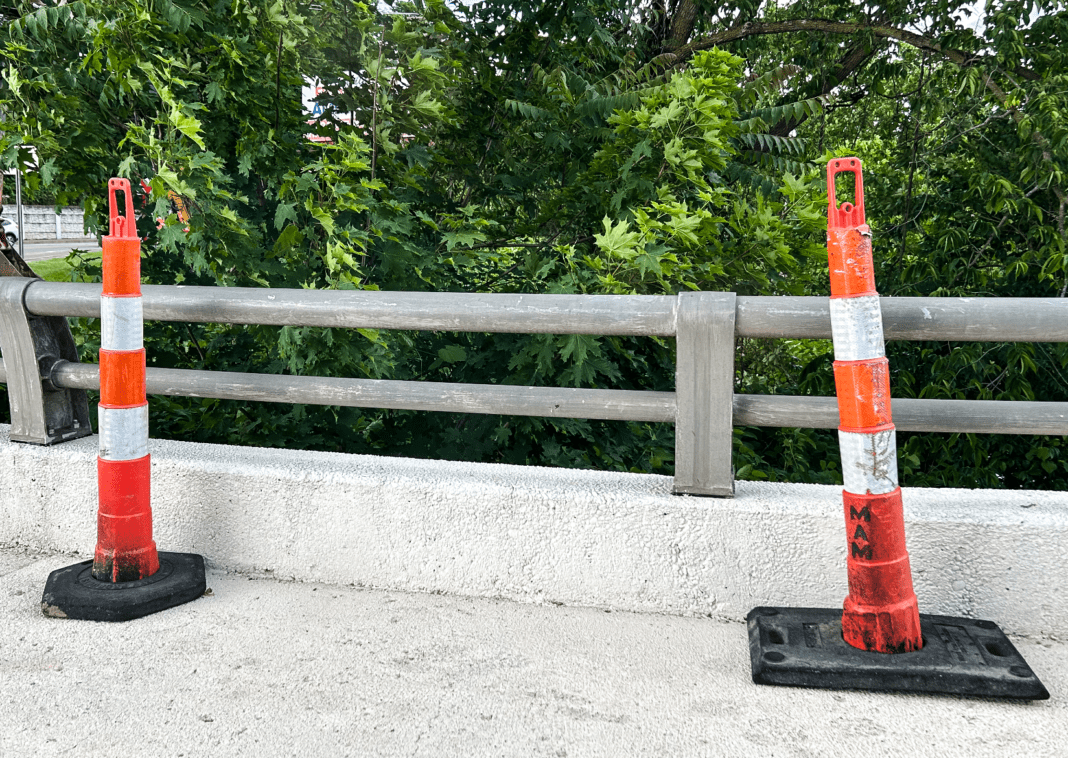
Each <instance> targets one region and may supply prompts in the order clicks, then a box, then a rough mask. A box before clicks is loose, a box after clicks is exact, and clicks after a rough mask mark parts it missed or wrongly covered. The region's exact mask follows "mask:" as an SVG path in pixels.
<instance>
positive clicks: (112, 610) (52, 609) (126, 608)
mask: <svg viewBox="0 0 1068 758" xmlns="http://www.w3.org/2000/svg"><path fill="white" fill-rule="evenodd" d="M206 587H207V582H206V580H205V577H204V559H203V558H202V557H201V556H199V555H193V554H192V553H160V554H159V571H157V572H156V573H155V574H153V575H152V576H150V577H147V578H145V579H138V580H136V581H133V582H115V583H112V582H102V581H100V580H99V579H94V578H93V562H92V561H82V562H81V563H75V564H74V565H73V566H66V567H65V568H61V569H56V570H55V571H53V572H52V573H51V574H49V575H48V581H47V582H45V590H44V597H42V598H41V611H42V612H43V613H44V615H46V616H53V617H55V618H68V619H84V620H86V621H129V620H130V619H137V618H141V617H142V616H148V615H149V614H151V613H156V612H158V611H162V610H165V609H167V608H173V607H174V606H176V605H181V604H182V603H188V602H189V601H190V600H196V599H197V598H198V597H200V596H201V595H203V594H204V590H205V588H206Z"/></svg>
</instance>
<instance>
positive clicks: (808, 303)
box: [0, 277, 1068, 496]
mask: <svg viewBox="0 0 1068 758" xmlns="http://www.w3.org/2000/svg"><path fill="white" fill-rule="evenodd" d="M100 291H101V288H100V285H98V284H97V285H94V284H60V283H53V282H43V281H40V280H29V279H21V278H14V277H7V278H3V279H0V350H2V351H3V352H4V355H5V357H7V355H8V354H10V355H14V356H16V360H15V363H17V364H18V365H20V366H23V365H31V364H30V362H29V358H30V356H33V355H35V353H34V350H36V358H37V360H36V362H35V363H34V364H32V365H37V366H38V369H39V370H38V371H31V372H25V371H19V372H17V373H18V374H19V376H20V377H22V376H23V374H27V373H28V375H29V378H24V379H20V380H19V381H20V383H21V384H23V385H27V386H26V387H23V388H22V389H21V390H20V391H19V392H14V393H12V394H11V396H12V401H13V408H12V421H13V434H12V436H13V438H15V436H16V434H15V431H14V429H15V428H16V427H17V428H18V429H19V430H20V432H19V433H20V434H21V435H22V438H23V439H24V441H36V442H38V443H45V444H47V443H49V442H56V441H61V440H62V439H67V438H70V437H71V436H81V434H83V433H87V432H86V430H85V429H83V428H81V427H80V425H78V426H77V427H76V428H77V431H78V433H77V434H66V435H65V433H64V430H63V429H56V428H55V427H56V423H52V427H53V428H52V430H51V433H50V432H49V430H48V429H47V427H48V426H49V422H47V421H46V420H43V417H42V419H39V420H38V422H36V424H29V423H28V422H23V423H22V424H21V426H20V424H19V423H15V422H16V418H15V416H16V415H17V414H18V415H20V416H27V415H33V414H34V413H36V415H37V416H41V415H42V414H41V413H40V412H39V411H35V410H34V407H35V403H40V405H41V406H46V405H47V404H48V402H47V397H46V396H47V395H49V394H50V393H51V394H52V395H53V405H55V401H56V398H55V396H54V395H55V393H57V392H58V393H62V392H67V393H71V392H82V393H84V391H85V390H95V389H97V388H98V387H99V383H100V379H99V371H98V368H97V366H96V365H93V364H81V363H77V362H76V360H71V358H70V355H69V350H68V351H67V353H66V355H59V354H58V353H57V351H56V350H52V354H47V353H48V350H47V349H46V350H45V351H44V352H45V353H46V354H44V355H42V348H41V347H40V346H36V347H33V346H32V345H31V346H28V345H27V341H28V340H30V341H33V335H34V334H35V333H36V331H40V324H41V323H43V322H45V321H48V320H49V319H58V318H59V317H63V316H82V317H90V318H94V317H99V315H100ZM143 293H144V316H145V318H146V319H148V320H160V321H179V322H208V323H231V324H261V325H290V326H318V327H324V326H326V327H341V328H368V329H405V330H433V331H465V332H513V333H552V334H599V335H627V336H663V337H675V338H676V340H677V343H678V351H677V355H678V358H677V367H676V391H675V392H642V391H627V390H603V389H573V388H556V387H517V386H508V385H476V384H452V383H440V382H405V381H387V380H371V379H340V378H326V377H310V376H288V375H267V374H243V373H225V372H209V371H186V370H177V369H154V368H149V369H148V375H147V390H148V393H149V394H160V395H180V396H189V397H205V398H224V399H235V400H250V401H266V402H282V403H307V404H317V405H342V406H354V407H364V408H394V409H408V410H432V411H449V412H459V413H491V414H504V415H529V416H550V417H552V416H555V417H568V418H591V419H612V420H633V421H658V422H671V423H675V425H676V474H675V491H676V492H679V493H687V494H701V495H719V496H729V495H730V494H731V493H732V492H733V471H732V469H731V434H730V432H731V428H732V427H733V426H776V427H805V428H834V427H836V426H838V406H837V401H836V399H835V398H833V397H794V396H771V395H742V394H735V393H734V391H733V380H734V341H735V338H736V337H769V338H799V339H829V338H830V337H831V321H830V309H829V305H828V301H827V299H826V298H817V297H744V296H735V295H734V294H733V293H721V292H688V293H683V294H680V295H678V296H677V297H672V296H626V295H507V294H460V293H421V292H364V291H322V290H282V289H243V288H218V287H183V286H145V287H143ZM881 303H882V312H883V322H884V333H885V336H886V338H887V339H889V340H895V339H897V340H940V341H1018V342H1068V300H1065V299H1057V298H1045V299H1037V298H1028V299H993V298H882V299H881ZM30 322H37V327H36V331H35V328H29V324H30ZM51 323H52V324H53V327H54V326H55V322H54V321H53V322H51ZM24 324H25V326H24ZM36 341H37V342H41V340H40V339H37V340H36ZM6 365H8V364H5V363H3V362H0V382H8V384H9V385H13V384H14V376H12V377H11V380H9V377H8V370H7V368H6ZM38 373H40V374H41V376H40V377H38V376H37V374H38ZM35 383H36V384H37V385H38V387H39V388H38V389H37V395H40V398H39V399H38V400H34V399H33V397H32V396H33V390H34V388H33V386H32V385H33V384H35ZM40 388H43V390H42V389H40ZM16 395H18V396H19V397H20V398H23V399H22V400H20V402H19V403H16V402H15V399H16ZM23 396H25V397H23ZM16 405H18V406H19V407H18V408H16V407H15V406H16ZM893 405H894V420H895V423H896V425H897V428H898V429H900V430H902V431H921V432H975V433H1002V434H1006V433H1008V434H1068V403H1043V402H1003V401H978V400H915V399H896V400H894V402H893ZM46 415H47V414H46ZM64 418H65V417H64ZM61 420H62V419H61ZM57 423H58V422H57ZM31 427H33V429H36V430H37V432H36V433H37V434H38V437H40V439H31V438H30V437H32V436H33V432H26V431H24V430H26V429H30V428H31ZM42 429H44V430H45V431H44V432H43V433H42V432H41V430H42ZM67 431H70V430H69V428H68V429H67Z"/></svg>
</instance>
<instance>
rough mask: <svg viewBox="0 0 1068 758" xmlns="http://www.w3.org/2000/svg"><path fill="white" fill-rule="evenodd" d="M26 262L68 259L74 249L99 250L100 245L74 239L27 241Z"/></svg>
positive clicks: (91, 241)
mask: <svg viewBox="0 0 1068 758" xmlns="http://www.w3.org/2000/svg"><path fill="white" fill-rule="evenodd" d="M23 244H25V246H26V247H25V251H26V252H25V260H27V261H46V260H48V259H50V258H66V257H67V253H69V252H70V251H71V250H73V249H74V248H78V249H79V250H99V249H100V245H98V244H96V240H95V239H74V240H26V241H25V243H23ZM18 249H19V248H18V245H16V246H15V250H18Z"/></svg>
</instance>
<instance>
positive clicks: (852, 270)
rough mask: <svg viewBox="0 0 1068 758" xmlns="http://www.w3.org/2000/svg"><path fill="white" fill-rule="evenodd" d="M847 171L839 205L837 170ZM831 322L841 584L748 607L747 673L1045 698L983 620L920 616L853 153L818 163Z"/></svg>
mask: <svg viewBox="0 0 1068 758" xmlns="http://www.w3.org/2000/svg"><path fill="white" fill-rule="evenodd" d="M840 173H851V174H853V177H854V189H855V192H854V195H855V200H854V202H852V203H850V202H846V203H842V204H841V205H839V204H838V201H837V198H836V196H835V178H836V177H837V176H838V174H840ZM827 193H828V208H827V257H828V264H829V272H830V280H831V297H830V304H829V310H830V321H831V335H832V338H833V341H834V358H835V360H834V381H835V388H836V390H837V395H838V418H839V426H838V441H839V446H840V449H841V453H842V479H843V482H844V487H843V490H842V501H843V507H844V512H845V523H846V569H847V574H848V580H849V594H848V596H847V597H846V599H845V602H844V604H843V608H842V609H841V610H839V609H836V608H773V607H760V608H754V609H753V610H752V611H750V613H749V615H748V616H747V617H746V621H747V623H748V627H749V652H750V662H751V665H752V672H753V681H754V682H755V683H757V684H772V685H789V686H796V687H819V688H825V689H869V690H899V691H908V692H947V693H953V694H962V695H982V696H986V697H1006V698H1016V699H1023V700H1044V699H1046V698H1048V697H1049V693H1048V692H1047V691H1046V688H1045V687H1043V686H1042V683H1041V682H1040V681H1039V680H1038V678H1037V677H1035V675H1034V673H1033V672H1032V671H1031V669H1030V668H1029V667H1028V666H1027V663H1026V662H1025V661H1024V660H1023V658H1022V657H1021V656H1020V654H1019V652H1017V650H1016V648H1014V647H1013V645H1012V643H1011V642H1009V640H1008V638H1007V637H1005V635H1004V634H1003V633H1002V631H1001V629H999V628H998V626H997V624H995V623H994V622H992V621H984V620H974V619H964V618H953V617H949V616H929V615H922V616H921V615H920V613H919V609H918V606H917V602H916V594H915V592H913V588H912V574H911V571H910V569H909V556H908V552H906V550H905V520H904V515H903V510H902V501H901V487H900V486H898V479H897V441H896V435H895V431H894V423H893V419H892V416H891V411H890V368H889V363H888V361H887V359H886V352H885V346H884V344H883V321H882V309H881V306H880V301H879V294H878V293H877V292H876V290H875V275H874V265H873V262H872V243H871V237H872V235H871V229H870V228H869V227H868V225H867V223H866V219H865V215H864V181H863V176H862V173H861V162H860V159H859V158H835V159H833V160H831V161H830V162H829V163H828V165H827Z"/></svg>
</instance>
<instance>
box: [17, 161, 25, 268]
mask: <svg viewBox="0 0 1068 758" xmlns="http://www.w3.org/2000/svg"><path fill="white" fill-rule="evenodd" d="M15 218H16V221H15V223H16V224H18V225H19V258H22V260H26V247H25V243H24V242H23V240H25V239H26V227H25V226H24V225H23V223H22V170H21V169H15Z"/></svg>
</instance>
